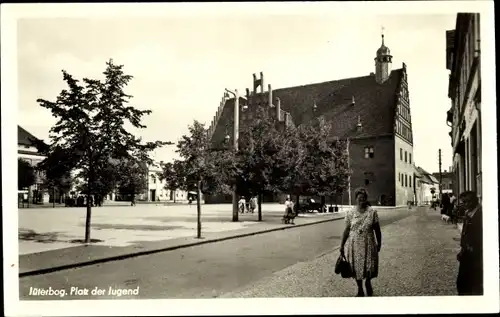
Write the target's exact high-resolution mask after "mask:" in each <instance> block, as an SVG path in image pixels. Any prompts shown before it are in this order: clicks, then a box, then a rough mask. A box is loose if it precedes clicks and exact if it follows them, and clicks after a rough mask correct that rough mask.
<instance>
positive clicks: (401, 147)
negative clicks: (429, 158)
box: [394, 135, 415, 206]
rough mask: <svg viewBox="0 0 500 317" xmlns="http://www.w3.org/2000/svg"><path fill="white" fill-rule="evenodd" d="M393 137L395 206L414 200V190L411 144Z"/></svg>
mask: <svg viewBox="0 0 500 317" xmlns="http://www.w3.org/2000/svg"><path fill="white" fill-rule="evenodd" d="M394 139H395V142H394V146H395V155H396V156H395V162H396V164H395V166H396V168H395V172H396V173H395V175H394V176H395V178H396V179H395V183H396V186H395V188H396V206H399V205H406V204H407V203H408V201H414V200H415V194H414V193H415V190H414V188H413V187H414V186H415V184H414V177H415V175H414V174H415V173H414V172H415V165H414V164H415V163H414V162H413V145H411V144H410V143H408V142H407V141H406V140H403V139H401V138H400V137H399V136H398V135H396V136H395V137H394Z"/></svg>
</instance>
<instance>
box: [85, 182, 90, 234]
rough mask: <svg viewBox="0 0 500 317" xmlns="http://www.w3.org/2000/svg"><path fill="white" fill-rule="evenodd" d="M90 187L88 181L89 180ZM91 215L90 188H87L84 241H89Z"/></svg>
mask: <svg viewBox="0 0 500 317" xmlns="http://www.w3.org/2000/svg"><path fill="white" fill-rule="evenodd" d="M89 187H90V182H89ZM91 215H92V205H90V190H88V188H87V217H86V220H85V243H90V217H91Z"/></svg>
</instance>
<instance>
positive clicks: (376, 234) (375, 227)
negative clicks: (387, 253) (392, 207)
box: [373, 222, 382, 252]
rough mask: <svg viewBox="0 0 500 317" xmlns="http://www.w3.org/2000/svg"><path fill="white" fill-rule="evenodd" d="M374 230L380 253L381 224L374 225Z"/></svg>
mask: <svg viewBox="0 0 500 317" xmlns="http://www.w3.org/2000/svg"><path fill="white" fill-rule="evenodd" d="M373 230H374V231H375V237H376V238H377V251H378V252H380V248H381V247H382V231H381V230H380V223H379V222H376V223H374V224H373Z"/></svg>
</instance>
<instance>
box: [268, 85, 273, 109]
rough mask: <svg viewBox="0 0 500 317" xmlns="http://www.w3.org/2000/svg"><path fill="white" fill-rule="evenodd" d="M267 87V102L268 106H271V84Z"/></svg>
mask: <svg viewBox="0 0 500 317" xmlns="http://www.w3.org/2000/svg"><path fill="white" fill-rule="evenodd" d="M267 89H268V96H267V97H268V103H269V107H271V108H273V107H274V105H273V90H272V88H271V84H269V85H267Z"/></svg>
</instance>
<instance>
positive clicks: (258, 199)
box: [257, 192, 262, 221]
mask: <svg viewBox="0 0 500 317" xmlns="http://www.w3.org/2000/svg"><path fill="white" fill-rule="evenodd" d="M257 205H258V214H259V215H258V221H262V192H259V194H258V196H257Z"/></svg>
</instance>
